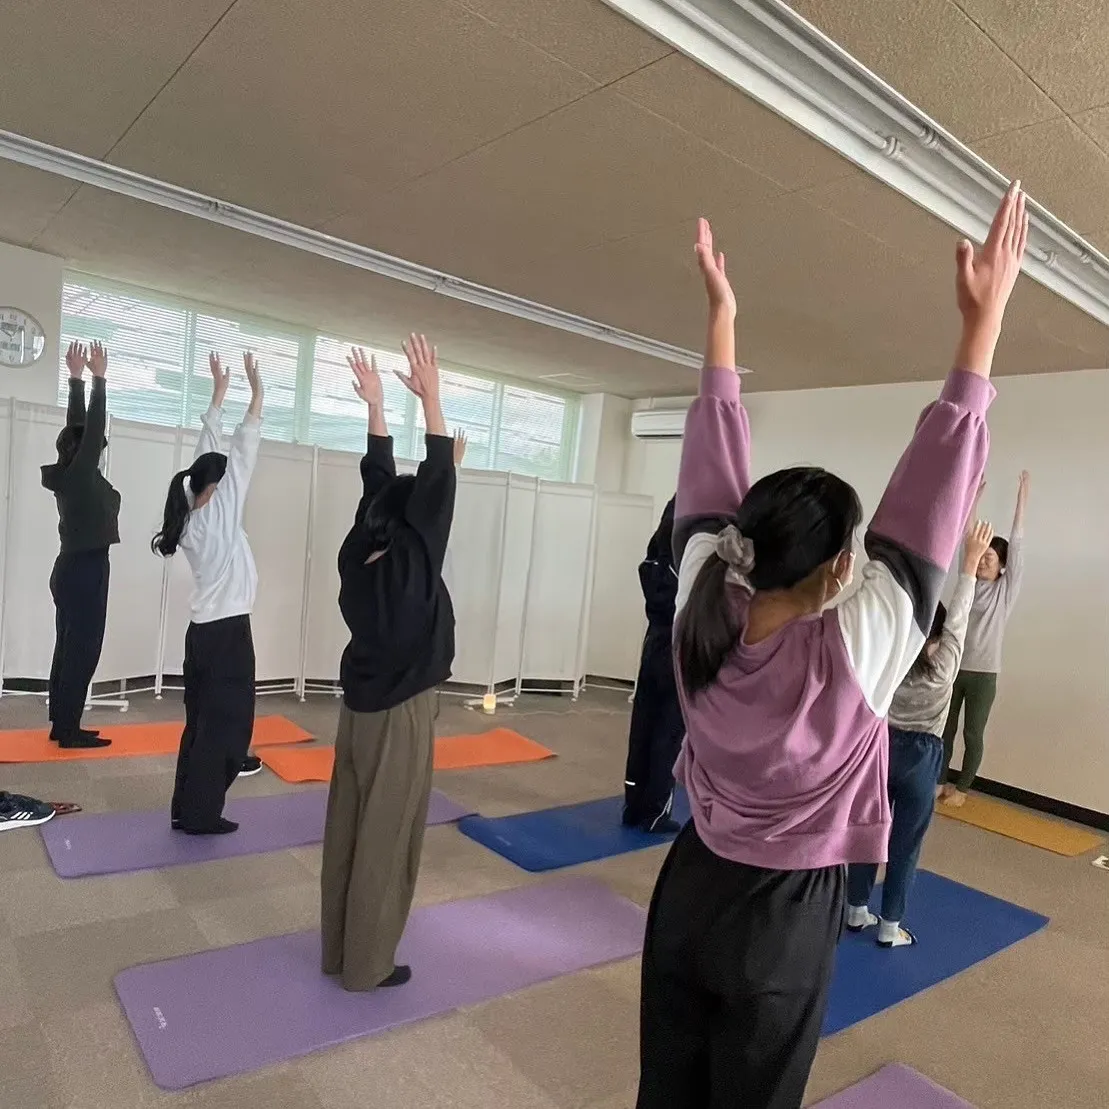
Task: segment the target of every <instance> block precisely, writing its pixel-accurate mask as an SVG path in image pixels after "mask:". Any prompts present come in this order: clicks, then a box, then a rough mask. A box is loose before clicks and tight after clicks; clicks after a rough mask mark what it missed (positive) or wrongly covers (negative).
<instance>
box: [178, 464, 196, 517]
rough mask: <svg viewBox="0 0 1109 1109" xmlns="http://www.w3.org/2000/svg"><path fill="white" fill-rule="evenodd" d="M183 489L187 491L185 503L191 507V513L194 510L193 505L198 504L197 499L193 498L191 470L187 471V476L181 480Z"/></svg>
mask: <svg viewBox="0 0 1109 1109" xmlns="http://www.w3.org/2000/svg"><path fill="white" fill-rule="evenodd" d="M181 488H182V489H183V490H184V491H185V503H186V504H188V506H189V511H190V512H191V511H192V510H193V505H194V504H196V497H195V496H193V476H192V471H191V470H186V471H185V476H184V477H183V478H182V479H181Z"/></svg>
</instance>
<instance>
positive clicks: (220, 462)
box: [150, 451, 227, 558]
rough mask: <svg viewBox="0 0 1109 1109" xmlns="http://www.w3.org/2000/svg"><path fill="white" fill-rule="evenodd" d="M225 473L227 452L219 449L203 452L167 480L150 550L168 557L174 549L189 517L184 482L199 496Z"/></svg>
mask: <svg viewBox="0 0 1109 1109" xmlns="http://www.w3.org/2000/svg"><path fill="white" fill-rule="evenodd" d="M226 472H227V455H225V454H220V452H219V451H209V452H208V453H207V454H202V455H201V456H200V457H199V458H198V459H196V461H195V462H193V464H192V465H191V466H190V467H189V468H188V469H187V470H179V471H178V472H177V473H176V474H174V475H173V477H172V478H171V479H170V483H169V492H168V493H167V494H166V507H165V511H164V512H163V514H162V529H161V531H159V532H158V534H157V535H155V536H154V538H153V539H151V540H150V549H151V550H152V551H153V552H154V553H155V554H157V555H162V556H163V557H165V558H168V557H169V556H170V555H171V554H174V553H175V552H176V550H177V546H178V544H179V543H180V542H181V533H182V532H183V531H184V530H185V522H186V521H187V520H188V518H189V498H188V497H186V496H185V482H186V480H187V481H188V483H189V489H190V490H191V492H192V495H193V496H194V497H198V496H200V494H201V493H203V492H204V490H205V489H207V488H208V486H209V485H215V484H216V483H217V482H218V481H220V480H222V478H223V475H224V474H225V473H226Z"/></svg>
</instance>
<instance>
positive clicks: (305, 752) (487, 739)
mask: <svg viewBox="0 0 1109 1109" xmlns="http://www.w3.org/2000/svg"><path fill="white" fill-rule="evenodd" d="M258 757H259V758H260V759H261V760H262V762H264V763H265V764H266V766H268V767H269V768H270V769H271V770H272V771H273V772H274V773H275V774H276V775H277V776H278V777H279V778H281V779H282V780H283V781H286V782H329V781H331V771H332V769H333V768H334V766H335V748H334V747H306V748H297V749H291V748H290V749H287V750H284V751H259V752H258ZM550 758H554V752H553V751H550V750H548V749H547V748H546V747H543V746H541V745H540V744H538V743H536V742H535V741H534V740H531V739H528V738H527V737H526V736H522V735H519V734H518V733H517V732H513V731H510V730H509V729H508V728H494V729H493V731H491V732H483V733H482V734H481V735H448V736H439V737H438V738H437V739H436V740H435V769H436V770H461V769H464V768H466V767H473V766H506V765H508V764H510V763H520V762H539V761H541V760H543V759H550Z"/></svg>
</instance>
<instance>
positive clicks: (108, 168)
mask: <svg viewBox="0 0 1109 1109" xmlns="http://www.w3.org/2000/svg"><path fill="white" fill-rule="evenodd" d="M0 158H3V159H5V160H7V161H9V162H16V163H18V164H19V165H24V166H29V167H30V168H32V169H38V170H42V171H43V172H45V173H51V174H54V175H55V176H58V177H64V178H67V179H68V180H71V181H80V182H82V183H83V184H86V185H94V186H95V187H96V188H99V189H104V190H105V191H107V192H112V193H118V194H120V195H121V196H129V197H132V198H133V199H135V200H142V201H145V202H146V203H148V204H156V205H158V206H159V207H161V208H169V209H171V210H173V211H175V212H182V213H184V214H185V215H190V216H195V217H197V218H198V219H203V220H207V221H208V222H209V223H218V224H220V225H222V226H224V227H231V228H234V229H235V230H237V231H242V232H245V233H246V234H248V235H254V236H256V237H258V238H262V239H269V240H270V241H271V242H275V243H280V244H282V245H283V246H288V247H292V248H294V249H295V250H302V251H305V252H307V253H309V254H315V255H318V256H319V257H321V258H329V259H331V260H332V261H335V262H341V263H343V264H344V265H348V266H354V267H356V268H357V269H362V270H366V271H368V272H370V273H376V274H378V275H379V276H381V277H387V278H389V279H391V280H393V281H402V282H404V283H405V284H408V285H415V286H417V287H419V288H421V289H426V290H428V291H429V292H432V293H437V294H439V295H440V296H445V297H450V298H451V299H452V300H460V301H464V302H465V303H467V304H473V305H477V306H478V307H481V308H488V309H490V310H492V311H494V312H500V313H502V314H503V315H507V316H514V317H516V318H517V319H522V320H527V321H529V322H531V323H537V324H541V325H543V326H544V327H553V328H555V329H556V330H559V331H567V332H569V333H571V334H573V335H580V336H582V337H584V338H586V339H594V340H596V341H597V342H601V343H608V344H609V345H610V346H616V347H622V348H623V349H624V350H630V351H634V352H635V353H637V354H644V355H647V356H648V357H650V358H657V359H659V360H661V361H663V362H671V363H674V364H675V365H679V366H688V367H690V368H691V369H699V368H700V366H701V363H702V356H701V355H700V354H699V353H697V352H696V351H692V350H686V349H685V348H684V347H679V346H675V345H673V344H672V343H664V342H662V341H661V340H660V339H652V338H650V337H648V336H646V335H637V334H635V333H634V332H631V331H624V330H623V329H622V328H618V327H610V326H609V325H608V324H605V323H600V322H598V321H597V320H591V319H588V318H586V317H585V316H577V315H574V314H573V313H571V312H563V311H562V310H561V309H558V308H552V307H551V306H549V305H546V304H539V303H538V302H536V301H532V300H526V299H524V298H523V297H518V296H513V295H512V294H511V293H505V292H502V291H500V290H499V289H492V288H489V287H488V286H486V285H478V284H476V283H475V282H472V281H466V280H465V279H464V278H461V277H455V276H454V275H453V274H449V273H443V272H442V271H439V270H433V269H430V268H428V267H427V266H421V265H418V264H416V263H415V262H409V261H406V260H405V259H403V258H396V257H394V256H393V255H391V254H385V253H383V252H381V251H378V250H373V249H371V248H370V247H367V246H361V245H360V244H358V243H352V242H348V241H346V240H345V239H337V238H335V237H334V236H332V235H325V234H324V233H323V232H321V231H314V230H312V229H311V228H308V227H301V226H299V225H298V224H295V223H289V222H288V221H286V220H281V219H277V218H275V217H274V216H267V215H265V214H264V213H262V212H255V211H252V210H251V209H249V208H243V207H241V206H240V205H237V204H230V203H228V202H227V201H224V200H219V199H217V198H216V197H212V196H205V195H204V194H202V193H198V192H193V191H192V190H191V189H184V188H181V187H180V186H178V185H171V184H168V183H167V182H165V181H159V180H157V179H155V178H153V177H146V176H144V175H143V174H140V173H134V172H133V171H131V170H128V169H124V168H122V167H121V166H114V165H111V164H110V163H108V162H102V161H99V160H98V159H96V158H89V157H86V156H85V155H83V154H75V153H73V152H72V151H69V150H63V149H61V148H60V147H56V146H50V145H49V144H47V143H43V142H38V141H37V140H36V139H29V138H26V137H25V136H23V135H17V134H15V133H14V132H12V131H2V130H0Z"/></svg>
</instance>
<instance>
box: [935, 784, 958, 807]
mask: <svg viewBox="0 0 1109 1109" xmlns="http://www.w3.org/2000/svg"><path fill="white" fill-rule="evenodd" d="M954 792H955V787H954V786H953V785H951V783H950V782H944V784H943V785H942V786H936V800H937V801H939V803H940V804H941V805H945V804H947V802H948V801H949V800H950V798H951V795H952V794H953V793H954Z"/></svg>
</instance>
